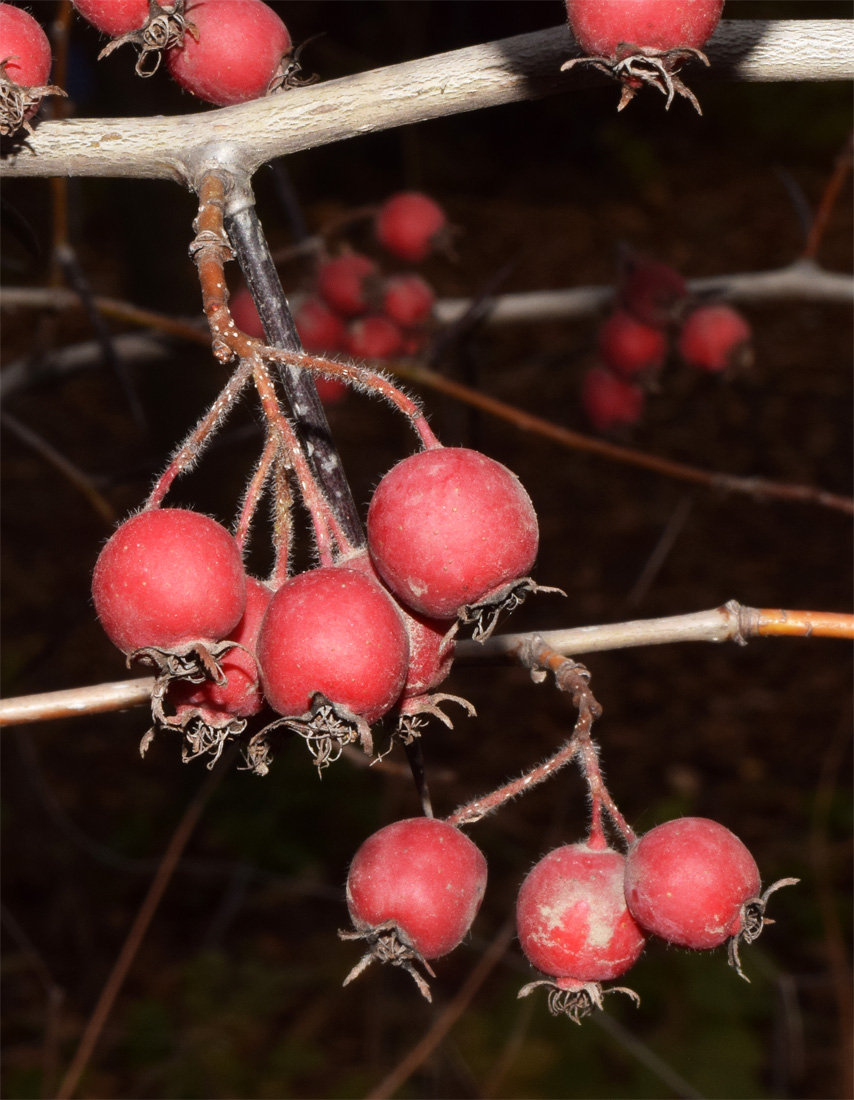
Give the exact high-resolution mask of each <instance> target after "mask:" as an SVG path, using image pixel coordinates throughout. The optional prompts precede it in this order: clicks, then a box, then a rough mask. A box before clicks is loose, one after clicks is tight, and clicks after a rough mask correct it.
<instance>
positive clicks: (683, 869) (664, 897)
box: [626, 817, 761, 948]
mask: <svg viewBox="0 0 854 1100" xmlns="http://www.w3.org/2000/svg"><path fill="white" fill-rule="evenodd" d="M760 886H761V884H760V879H759V869H758V867H757V866H756V861H755V860H754V858H753V856H752V855H751V854H750V852H749V851H748V849H747V848H746V847H745V845H744V844H743V843H742V842H741V841H740V840H739V839H738V837H737V836H736V835H735V834H734V833H731V832H730V831H729V829H727V828H726V827H725V826H723V825H720V824H718V822H717V821H710V820H709V819H708V818H705V817H681V818H677V819H676V820H674V821H666V822H665V823H664V824H663V825H658V826H656V828H654V829H650V831H649V832H648V833H645V834H644V835H643V836H642V837H641V838H640V840H638V841H637V843H636V844H634V845H633V846H632V848H631V850H630V851H629V854H628V857H627V862H626V900H627V902H628V906H629V909H630V910H631V912H632V915H633V916H634V918H635V920H636V921H637V922H638V923H639V924H640V925H642V926H643V927H644V928H645V929H646V930H647V931H648V932H654V933H655V935H657V936H661V938H662V939H665V940H667V941H668V942H669V943H675V944H680V945H681V946H682V947H694V948H710V947H718V946H719V945H720V944H722V943H725V942H726V941H727V940H728V939H730V938H731V937H733V936H737V935H738V934H739V933H740V932H741V930H742V922H743V915H742V907H743V906H744V904H745V902H747V901H748V900H749V899H751V898H757V897H758V896H759V890H760Z"/></svg>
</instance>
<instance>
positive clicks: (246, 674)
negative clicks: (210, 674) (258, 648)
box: [169, 577, 273, 718]
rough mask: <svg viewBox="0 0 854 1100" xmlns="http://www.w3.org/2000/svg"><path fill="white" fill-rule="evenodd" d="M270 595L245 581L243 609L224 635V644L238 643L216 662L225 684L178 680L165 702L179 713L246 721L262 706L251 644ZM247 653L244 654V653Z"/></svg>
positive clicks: (257, 584)
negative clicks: (194, 710) (188, 711)
mask: <svg viewBox="0 0 854 1100" xmlns="http://www.w3.org/2000/svg"><path fill="white" fill-rule="evenodd" d="M272 595H273V593H272V592H271V590H270V589H269V588H268V587H267V586H266V585H265V584H262V583H261V581H259V580H256V579H255V578H254V577H247V578H246V608H245V610H244V612H243V615H242V617H241V619H240V622H239V623H238V624H237V626H236V627H235V628H234V630H232V631H231V633H230V634H229V635H228V639H227V640H228V641H230V642H237V643H239V647H240V648H239V647H238V646H235V648H234V649H229V650H227V651H226V653H224V654H223V656H222V657H220V659H219V667H220V669H221V670H222V673H223V675H224V676H225V683H222V684H217V683H215V682H214V681H213V680H205V681H204V683H201V684H193V683H190V682H189V681H186V680H178V681H176V682H175V683H173V684H171V685H170V688H169V698H170V701H171V702H172V703H173V704H174V705H175V706H176V708H177V710H178V714H179V715H180V713H181V709H182V707H183V708H187V707H192V708H197V709H201V710H203V711H205V712H212V713H213V714H217V715H230V716H233V717H235V718H249V717H250V716H251V715H253V714H257V713H258V711H259V710H260V709H261V707H262V706H263V705H264V696H263V693H262V691H261V676H260V673H259V671H258V664H257V662H256V660H255V656H254V654H255V644H256V641H257V639H258V631H259V629H260V627H261V621H262V619H263V618H264V615H265V613H266V611H267V607H268V605H269V603H270V599H271V597H272ZM247 651H248V652H247Z"/></svg>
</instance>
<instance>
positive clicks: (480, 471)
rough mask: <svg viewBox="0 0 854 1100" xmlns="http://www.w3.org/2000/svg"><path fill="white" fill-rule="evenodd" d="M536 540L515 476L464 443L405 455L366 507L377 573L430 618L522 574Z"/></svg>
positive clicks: (531, 513) (453, 612)
mask: <svg viewBox="0 0 854 1100" xmlns="http://www.w3.org/2000/svg"><path fill="white" fill-rule="evenodd" d="M537 544H538V527H537V516H536V513H535V512H534V506H533V504H532V503H531V500H530V497H529V496H528V494H527V493H526V492H525V490H524V488H523V487H522V484H521V482H520V481H519V479H518V478H517V477H516V475H515V474H513V473H511V471H510V470H508V469H507V467H506V466H502V465H501V463H499V462H495V461H494V460H493V459H491V458H487V456H486V455H482V454H480V453H479V452H478V451H472V450H469V449H467V448H465V447H443V448H440V449H438V450H432V451H421V452H420V453H418V454H415V455H411V456H410V457H409V458H405V459H404V460H403V461H402V462H399V463H398V464H397V465H396V466H394V467H393V468H392V469H391V470H390V471H389V473H387V474H386V475H385V477H384V478H382V480H381V481H380V483H379V485H378V486H377V488H376V490H375V492H374V495H373V498H372V500H371V504H370V508H369V509H368V547H369V549H370V552H371V557H372V558H373V561H374V564H375V566H376V568H377V571H378V572H379V574H380V576H381V577H382V578H383V580H384V581H385V583H386V584H387V585H388V586H389V588H390V589H391V590H392V592H394V593H395V595H396V596H398V598H399V599H400V600H402V601H403V602H404V603H405V604H407V605H408V606H409V607H412V608H414V609H415V610H416V611H420V612H421V613H422V614H423V615H428V616H431V617H433V618H439V619H441V618H451V617H452V616H454V615H456V614H457V613H458V611H459V610H460V608H461V607H462V606H463V605H466V604H475V603H479V602H480V601H482V600H484V599H485V598H486V597H488V596H490V595H492V594H493V593H494V592H496V591H497V590H500V589H502V588H503V587H504V586H506V585H508V584H509V583H510V582H513V581H516V580H518V579H520V578H522V577H524V576H525V574H527V572H528V571H529V570H530V568H531V566H532V565H533V563H534V559H535V557H536V556H537Z"/></svg>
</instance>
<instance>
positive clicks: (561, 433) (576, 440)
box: [394, 364, 854, 515]
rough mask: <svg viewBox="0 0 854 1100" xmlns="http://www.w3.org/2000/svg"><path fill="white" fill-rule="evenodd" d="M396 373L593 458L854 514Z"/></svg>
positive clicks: (830, 501) (822, 498) (840, 505)
mask: <svg viewBox="0 0 854 1100" xmlns="http://www.w3.org/2000/svg"><path fill="white" fill-rule="evenodd" d="M394 372H395V374H398V375H399V376H400V377H401V378H406V379H408V380H409V381H410V382H415V383H416V384H421V385H424V386H428V387H429V388H430V389H433V390H437V391H439V392H440V393H445V394H447V395H448V396H449V397H455V398H456V399H457V400H459V401H464V402H465V403H466V404H468V405H473V406H474V407H475V408H477V409H482V410H483V411H484V412H486V413H489V414H490V415H491V416H497V417H498V418H499V419H501V420H507V421H509V422H510V423H511V424H515V426H516V427H517V428H520V429H521V430H522V431H527V432H536V433H537V434H538V435H541V436H544V437H545V438H546V439H551V440H552V442H554V443H559V444H560V445H561V446H563V447H569V448H571V449H572V450H576V451H587V452H588V453H590V454H597V455H600V456H601V457H603V458H609V459H611V460H613V461H615V462H623V463H625V464H626V465H627V466H639V467H641V468H642V469H645V470H652V471H653V472H654V473H657V474H664V475H665V476H666V477H671V478H674V479H676V480H677V481H690V482H694V483H695V484H697V485H704V486H705V487H706V488H707V489H716V490H718V491H722V492H732V493H746V494H747V495H748V496H752V497H754V498H756V499H757V500H787V501H792V502H798V503H802V504H819V505H821V506H823V507H825V508H833V509H835V510H836V511H839V512H845V513H846V514H847V515H854V500H852V499H851V497H844V496H841V495H839V494H837V493H828V492H826V491H825V490H824V489H815V488H813V487H812V486H811V485H790V484H786V483H785V482H778V481H768V480H766V479H765V478H759V477H737V476H735V475H733V474H721V473H716V472H715V471H714V470H703V469H701V468H700V467H698V466H689V465H687V464H686V463H684V462H673V461H671V460H670V459H668V458H660V457H659V456H658V455H652V454H648V453H647V452H645V451H639V450H636V449H635V448H634V447H622V446H619V445H618V444H616V443H608V442H607V441H606V440H604V439H595V438H593V436H589V435H582V433H581V432H574V431H571V430H570V429H569V428H564V427H562V426H561V425H559V424H553V423H552V422H551V421H549V420H545V419H543V417H541V416H535V415H534V414H533V413H528V412H524V411H523V410H522V409H517V408H516V407H515V406H514V405H508V404H507V403H506V402H505V401H499V400H498V399H497V398H495V397H490V396H489V395H488V394H485V393H480V392H479V391H478V390H473V389H471V388H470V387H468V386H464V385H462V383H460V382H454V381H452V380H451V379H450V378H445V377H444V376H443V375H441V374H437V373H436V372H435V371H432V370H429V369H428V368H427V367H422V366H417V365H415V364H412V365H409V364H406V365H403V364H401V365H399V366H396V367H395V368H394Z"/></svg>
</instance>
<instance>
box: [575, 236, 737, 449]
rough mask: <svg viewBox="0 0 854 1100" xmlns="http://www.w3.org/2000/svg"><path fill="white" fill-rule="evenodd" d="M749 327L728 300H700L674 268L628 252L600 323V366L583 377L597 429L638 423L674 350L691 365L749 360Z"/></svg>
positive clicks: (717, 370)
mask: <svg viewBox="0 0 854 1100" xmlns="http://www.w3.org/2000/svg"><path fill="white" fill-rule="evenodd" d="M750 341H751V331H750V326H749V325H748V323H747V321H746V320H745V319H744V317H742V315H741V314H740V313H739V312H738V310H736V309H734V308H733V307H732V306H730V305H728V304H727V303H726V302H698V301H696V300H694V299H693V298H692V296H691V294H690V292H689V290H688V287H687V285H686V283H685V280H684V279H683V278H682V276H681V275H680V274H679V272H678V271H676V270H675V269H674V268H672V267H670V266H669V265H668V264H665V263H661V262H659V261H658V260H652V259H648V258H646V257H642V256H638V255H635V254H630V255H629V254H627V255H626V257H625V259H624V263H623V270H622V272H621V277H620V280H619V283H618V287H617V294H616V300H615V306H614V309H613V311H612V313H611V315H610V316H609V317H607V318H606V319H605V320H604V321H603V322H602V324H601V325H600V326H599V333H598V339H597V349H598V354H599V359H600V363H601V365H600V366H597V367H593V368H592V369H591V370H589V371H588V372H587V373H586V374H585V376H584V379H583V382H582V390H581V402H582V405H583V407H584V411H585V413H586V415H587V418H588V420H589V421H590V423H591V424H592V425H593V427H594V428H596V429H597V431H601V432H606V431H610V430H612V429H616V428H620V427H625V426H628V425H632V424H637V423H638V422H639V421H640V419H641V417H642V415H643V409H644V400H645V394H646V392H647V391H648V390H650V389H654V388H657V387H658V386H659V384H660V377H661V372H662V370H663V368H664V365H665V362H666V361H667V358H668V355H669V353H670V350H671V343H673V345H674V346H675V350H676V352H677V354H678V356H679V359H680V360H681V361H682V362H683V363H685V364H686V365H687V366H689V367H692V368H695V369H696V370H700V371H707V372H710V373H713V374H723V373H724V372H731V371H735V370H738V369H741V368H744V367H745V366H747V365H748V364H749V362H750V358H751V346H750Z"/></svg>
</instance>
